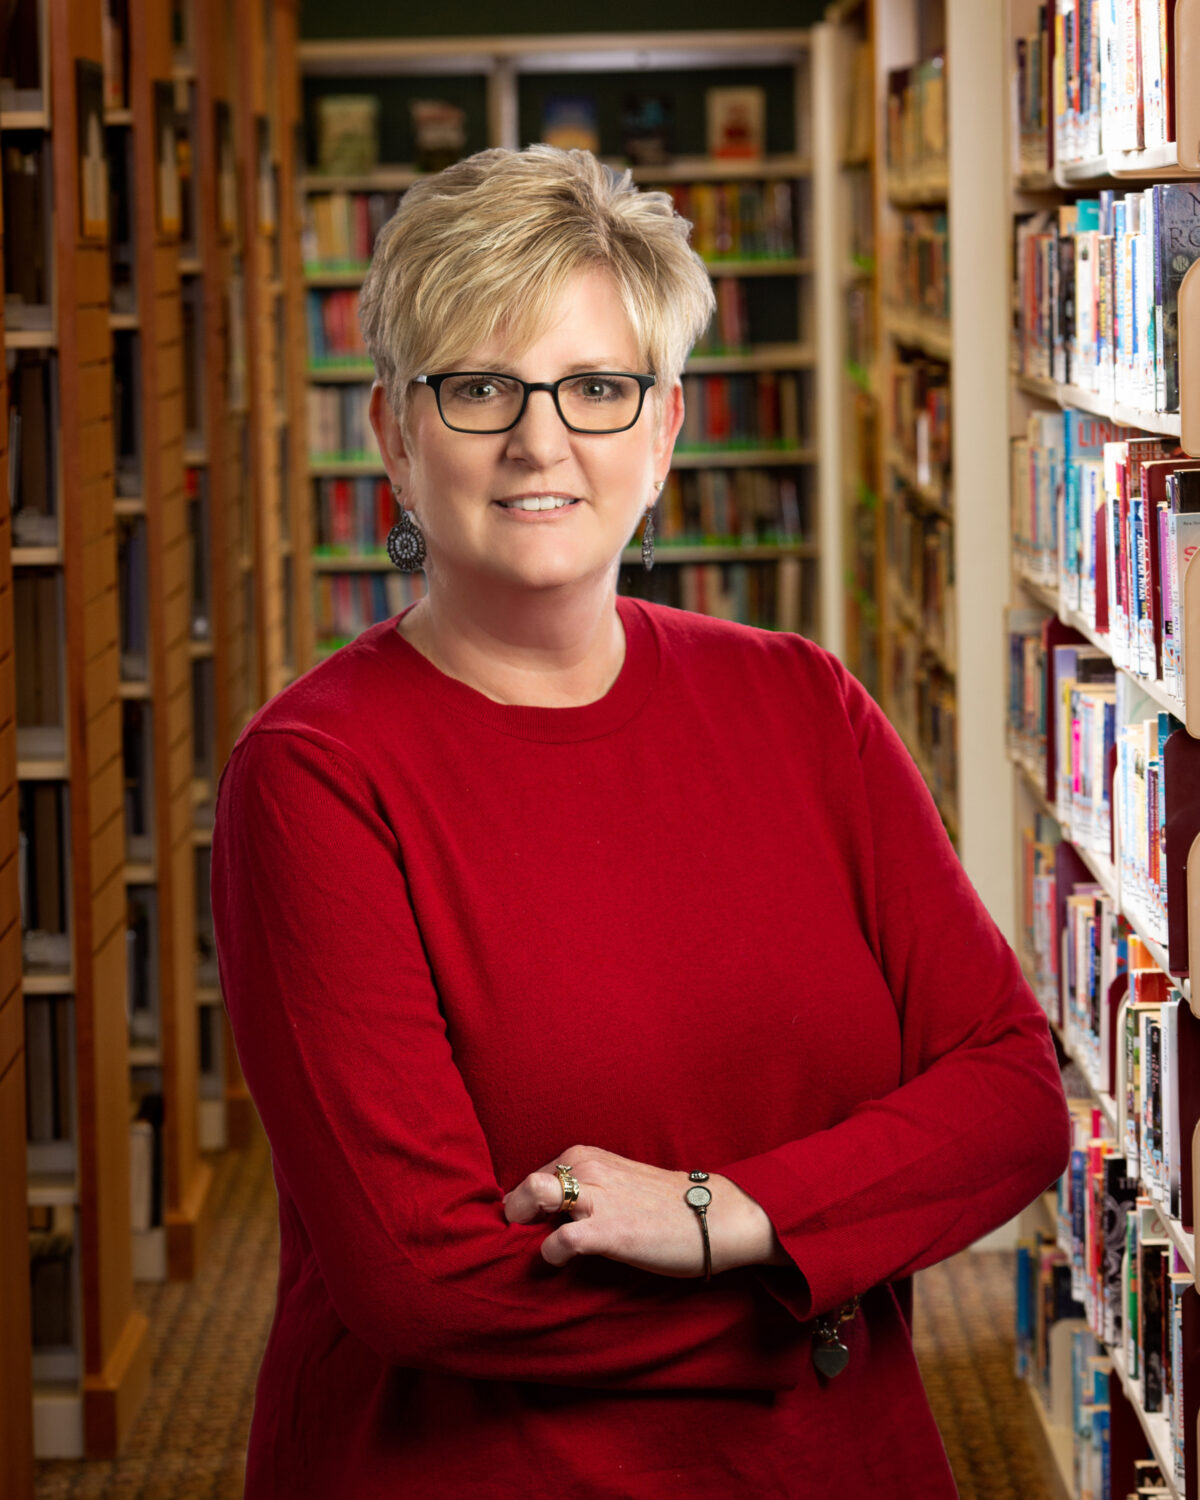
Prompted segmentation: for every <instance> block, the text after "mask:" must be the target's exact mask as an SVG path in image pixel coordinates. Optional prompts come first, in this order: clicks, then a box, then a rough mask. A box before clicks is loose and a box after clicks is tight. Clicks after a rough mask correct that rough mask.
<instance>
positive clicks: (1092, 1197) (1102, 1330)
mask: <svg viewBox="0 0 1200 1500" xmlns="http://www.w3.org/2000/svg"><path fill="white" fill-rule="evenodd" d="M1074 1106H1075V1107H1074V1108H1073V1109H1072V1132H1071V1134H1072V1149H1071V1162H1070V1167H1069V1168H1068V1170H1067V1172H1066V1173H1065V1174H1064V1175H1063V1177H1062V1178H1061V1179H1060V1181H1059V1185H1058V1232H1057V1236H1056V1238H1057V1242H1058V1244H1059V1247H1060V1248H1061V1250H1062V1251H1063V1253H1064V1254H1065V1255H1066V1256H1067V1258H1068V1261H1069V1265H1070V1272H1071V1289H1072V1295H1073V1297H1074V1299H1075V1301H1076V1302H1077V1304H1079V1305H1081V1306H1082V1308H1083V1316H1084V1318H1085V1320H1086V1323H1087V1326H1088V1328H1089V1330H1090V1332H1091V1333H1092V1335H1093V1337H1094V1338H1095V1339H1097V1340H1098V1341H1099V1342H1101V1343H1102V1344H1103V1345H1104V1346H1105V1349H1106V1350H1107V1351H1109V1352H1110V1354H1111V1352H1112V1351H1117V1352H1119V1353H1120V1354H1121V1355H1122V1357H1123V1360H1124V1365H1125V1370H1126V1373H1127V1375H1128V1378H1129V1380H1130V1381H1131V1382H1132V1383H1133V1385H1134V1388H1135V1390H1136V1391H1137V1395H1138V1402H1139V1405H1140V1406H1141V1408H1142V1410H1143V1411H1144V1412H1146V1413H1147V1414H1149V1415H1162V1416H1165V1417H1166V1419H1167V1424H1168V1430H1169V1432H1170V1437H1171V1453H1170V1458H1171V1464H1172V1473H1171V1476H1170V1477H1171V1478H1172V1479H1173V1480H1174V1481H1175V1483H1176V1484H1177V1485H1179V1486H1180V1487H1181V1488H1182V1487H1185V1485H1186V1470H1187V1457H1188V1450H1189V1449H1191V1450H1192V1452H1193V1454H1194V1452H1195V1441H1196V1432H1195V1410H1196V1398H1197V1392H1196V1391H1195V1390H1194V1389H1193V1390H1191V1391H1189V1390H1188V1389H1187V1388H1186V1386H1185V1382H1184V1372H1185V1355H1186V1354H1187V1350H1188V1345H1189V1343H1190V1344H1191V1347H1193V1348H1194V1347H1195V1345H1194V1340H1195V1338H1196V1336H1197V1333H1198V1332H1200V1324H1198V1321H1197V1319H1198V1317H1200V1305H1198V1304H1197V1300H1196V1299H1197V1295H1198V1294H1197V1291H1196V1284H1195V1278H1194V1277H1193V1276H1192V1274H1191V1273H1190V1272H1189V1271H1188V1268H1187V1263H1186V1261H1185V1260H1184V1258H1183V1256H1182V1255H1181V1254H1180V1252H1179V1250H1178V1248H1177V1247H1176V1246H1175V1245H1174V1244H1173V1243H1172V1241H1171V1238H1170V1236H1169V1234H1168V1231H1167V1226H1166V1224H1165V1223H1164V1222H1163V1209H1162V1206H1161V1205H1160V1204H1159V1203H1157V1202H1156V1201H1155V1200H1154V1198H1153V1197H1152V1196H1151V1195H1150V1194H1149V1193H1147V1192H1145V1190H1144V1182H1143V1181H1142V1180H1141V1179H1140V1178H1139V1171H1138V1167H1137V1165H1136V1164H1135V1163H1133V1162H1131V1161H1130V1160H1129V1159H1128V1158H1127V1156H1126V1154H1125V1152H1124V1149H1123V1147H1122V1144H1121V1142H1120V1141H1119V1140H1116V1139H1114V1138H1113V1137H1112V1135H1111V1134H1110V1131H1109V1128H1108V1124H1107V1122H1106V1120H1105V1119H1104V1116H1103V1114H1102V1112H1101V1111H1100V1110H1099V1109H1096V1108H1094V1107H1092V1106H1091V1105H1089V1104H1088V1103H1087V1102H1086V1101H1074ZM1186 1363H1190V1360H1188V1361H1186ZM1189 1412H1190V1414H1191V1416H1192V1421H1191V1423H1190V1424H1189V1423H1187V1422H1186V1421H1185V1417H1186V1415H1188V1414H1189ZM1189 1428H1190V1430H1189ZM1194 1462H1195V1460H1194V1457H1193V1464H1194Z"/></svg>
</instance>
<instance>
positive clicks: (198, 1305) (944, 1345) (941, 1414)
mask: <svg viewBox="0 0 1200 1500" xmlns="http://www.w3.org/2000/svg"><path fill="white" fill-rule="evenodd" d="M214 1168H215V1178H214V1183H213V1189H212V1192H213V1212H214V1219H213V1228H212V1235H211V1240H210V1246H209V1252H208V1254H207V1256H206V1258H205V1262H204V1265H203V1268H202V1271H201V1274H200V1275H199V1276H198V1277H197V1279H196V1281H195V1282H193V1283H191V1284H188V1285H179V1284H168V1285H164V1286H144V1287H140V1288H139V1289H138V1303H139V1305H140V1306H141V1308H142V1309H143V1311H144V1312H146V1313H147V1314H148V1315H149V1318H150V1337H151V1340H152V1343H153V1357H154V1377H153V1383H152V1386H151V1391H150V1396H149V1398H148V1400H147V1402H146V1405H145V1407H144V1408H143V1410H142V1412H141V1414H140V1415H139V1417H138V1420H137V1423H136V1425H135V1427H134V1430H133V1432H132V1433H131V1435H130V1438H129V1441H128V1442H127V1443H126V1445H125V1450H124V1452H123V1453H122V1455H121V1457H120V1458H119V1459H118V1460H117V1461H116V1462H114V1463H44V1464H39V1466H38V1482H37V1500H93V1497H94V1500H100V1497H103V1500H239V1497H240V1496H241V1494H242V1477H243V1462H242V1455H243V1453H244V1451H245V1445H246V1435H247V1432H248V1429H249V1424H250V1409H251V1404H252V1401H253V1395H254V1376H255V1371H256V1369H257V1365H258V1359H259V1355H260V1353H261V1350H262V1346H263V1343H264V1341H265V1339H266V1336H267V1330H268V1328H269V1326H270V1320H271V1312H272V1307H273V1289H274V1279H275V1257H276V1253H277V1243H278V1242H277V1228H276V1218H275V1189H274V1183H273V1181H272V1178H271V1163H270V1154H269V1152H268V1150H267V1147H266V1143H265V1141H263V1140H262V1139H261V1138H259V1139H258V1140H257V1141H256V1143H255V1144H254V1145H253V1146H252V1147H251V1148H250V1149H249V1150H247V1151H245V1152H240V1153H228V1154H226V1155H224V1156H221V1157H218V1158H215V1159H214ZM915 1323H916V1334H917V1356H918V1359H919V1360H920V1364H921V1370H922V1374H923V1376H924V1379H925V1384H926V1387H927V1389H928V1391H929V1399H930V1402H931V1404H932V1407H933V1412H934V1415H935V1417H936V1418H937V1423H938V1427H939V1429H940V1430H941V1433H942V1437H943V1440H944V1442H945V1444H946V1451H947V1453H948V1454H949V1457H950V1463H951V1466H952V1467H953V1470H954V1474H955V1478H956V1479H957V1481H958V1487H959V1493H960V1496H961V1497H962V1500H1056V1496H1057V1491H1056V1489H1055V1488H1054V1486H1053V1484H1052V1482H1051V1481H1050V1480H1049V1479H1048V1478H1047V1470H1046V1463H1047V1460H1046V1459H1045V1457H1044V1456H1043V1450H1042V1448H1041V1446H1040V1434H1039V1429H1038V1424H1037V1418H1036V1416H1035V1415H1034V1412H1033V1408H1032V1406H1031V1404H1030V1402H1029V1398H1028V1397H1027V1396H1026V1394H1025V1393H1024V1391H1022V1390H1021V1389H1020V1388H1019V1387H1018V1386H1017V1384H1016V1382H1015V1381H1014V1379H1013V1376H1012V1359H1013V1343H1012V1324H1013V1310H1012V1257H1011V1255H1009V1254H1008V1253H1006V1252H995V1251H989V1252H984V1253H978V1254H970V1253H967V1254H963V1255H959V1256H956V1257H955V1258H954V1259H953V1260H949V1261H946V1262H944V1263H943V1264H942V1265H940V1266H936V1267H934V1268H933V1269H931V1270H929V1271H925V1272H922V1274H921V1275H920V1276H918V1277H917V1291H916V1309H915ZM832 1492H836V1486H834V1489H833V1490H832V1491H831V1493H832ZM856 1500H857V1497H856ZM876 1500H886V1497H884V1496H879V1497H876Z"/></svg>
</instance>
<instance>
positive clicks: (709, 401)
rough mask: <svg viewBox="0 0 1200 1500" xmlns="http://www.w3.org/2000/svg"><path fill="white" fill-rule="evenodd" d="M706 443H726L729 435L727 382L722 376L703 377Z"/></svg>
mask: <svg viewBox="0 0 1200 1500" xmlns="http://www.w3.org/2000/svg"><path fill="white" fill-rule="evenodd" d="M704 397H705V399H704V406H705V418H706V420H705V424H704V441H705V442H706V443H727V442H728V441H729V433H730V420H731V418H730V411H729V381H728V380H727V378H726V377H725V376H724V375H706V376H705V377H704Z"/></svg>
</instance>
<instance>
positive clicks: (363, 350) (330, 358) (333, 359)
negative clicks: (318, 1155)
mask: <svg viewBox="0 0 1200 1500" xmlns="http://www.w3.org/2000/svg"><path fill="white" fill-rule="evenodd" d="M307 305H308V360H309V364H310V365H311V366H313V367H315V368H317V369H322V368H329V367H336V366H339V365H361V364H365V363H368V362H369V356H368V354H367V346H366V344H365V342H364V341H363V335H362V329H361V327H360V326H359V322H358V292H357V290H356V289H355V288H353V287H350V288H345V289H341V290H335V291H313V290H310V291H309V292H308V298H307Z"/></svg>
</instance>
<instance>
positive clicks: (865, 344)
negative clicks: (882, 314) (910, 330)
mask: <svg viewBox="0 0 1200 1500" xmlns="http://www.w3.org/2000/svg"><path fill="white" fill-rule="evenodd" d="M875 343H876V336H875V295H874V290H873V288H872V286H871V284H870V283H869V282H865V281H864V282H856V283H855V284H854V285H852V286H849V287H847V288H846V291H845V294H844V295H843V297H842V350H843V353H844V354H845V357H846V369H847V373H848V374H849V376H850V378H851V380H853V382H854V383H855V385H857V386H858V388H859V390H860V391H864V392H866V391H869V390H870V387H871V366H872V365H873V364H874V362H875Z"/></svg>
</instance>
